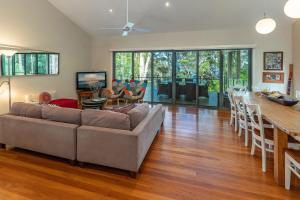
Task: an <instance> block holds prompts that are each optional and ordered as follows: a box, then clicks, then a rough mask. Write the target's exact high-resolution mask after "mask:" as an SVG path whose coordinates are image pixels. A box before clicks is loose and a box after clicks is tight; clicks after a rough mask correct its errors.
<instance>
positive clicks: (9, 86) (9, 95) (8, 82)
mask: <svg viewBox="0 0 300 200" xmlns="http://www.w3.org/2000/svg"><path fill="white" fill-rule="evenodd" d="M5 84H7V85H8V106H9V111H11V85H10V78H8V80H7V81H3V82H1V83H0V89H1V87H2V86H3V85H5ZM0 95H1V94H0Z"/></svg>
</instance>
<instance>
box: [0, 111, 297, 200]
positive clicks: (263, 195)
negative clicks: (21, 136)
mask: <svg viewBox="0 0 300 200" xmlns="http://www.w3.org/2000/svg"><path fill="white" fill-rule="evenodd" d="M166 109H167V113H166V120H165V123H164V125H163V127H162V129H161V131H160V133H159V135H158V137H157V138H156V139H155V141H154V143H153V145H152V147H151V149H150V151H149V153H148V155H147V157H146V159H145V161H144V163H143V165H142V168H141V171H140V174H139V175H138V177H137V179H133V178H131V177H130V176H129V175H128V173H127V172H124V171H121V170H117V169H111V168H106V167H101V166H95V165H88V166H85V167H84V168H80V167H78V166H71V165H69V164H68V163H67V161H65V160H62V159H58V158H53V157H50V156H45V155H41V154H38V153H33V152H29V151H25V150H20V149H12V150H3V149H2V150H0V200H23V199H24V200H48V199H49V200H50V199H51V200H56V199H58V200H60V199H62V200H65V199H66V200H68V199H71V200H77V199H78V200H93V199H95V200H98V199H100V200H102V199H104V200H106V199H107V200H117V199H120V200H131V199H132V200H172V199H178V200H200V199H204V200H206V199H221V200H222V199H224V200H225V199H226V200H228V199H245V200H257V199H262V200H263V199H268V200H269V199H278V200H280V199H281V200H288V199H295V200H299V199H300V188H292V190H291V191H286V190H285V189H284V188H283V187H279V186H277V185H276V184H275V182H274V180H273V169H272V165H273V158H272V155H268V163H267V167H268V169H267V172H266V173H263V172H262V171H261V159H260V155H259V153H257V155H256V156H254V157H252V156H250V149H249V147H245V146H244V142H243V141H244V138H243V137H238V136H237V134H236V133H234V131H233V127H231V126H229V113H228V112H227V111H225V110H209V109H198V108H193V107H172V106H169V107H166Z"/></svg>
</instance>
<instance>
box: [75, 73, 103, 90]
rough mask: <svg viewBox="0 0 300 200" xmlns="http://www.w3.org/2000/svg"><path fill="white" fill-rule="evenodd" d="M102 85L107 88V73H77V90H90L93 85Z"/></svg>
mask: <svg viewBox="0 0 300 200" xmlns="http://www.w3.org/2000/svg"><path fill="white" fill-rule="evenodd" d="M95 83H102V84H103V88H106V87H107V80H106V72H77V75H76V85H77V90H90V89H91V85H93V84H95Z"/></svg>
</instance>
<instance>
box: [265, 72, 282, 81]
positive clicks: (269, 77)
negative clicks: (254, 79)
mask: <svg viewBox="0 0 300 200" xmlns="http://www.w3.org/2000/svg"><path fill="white" fill-rule="evenodd" d="M263 82H264V83H284V73H283V72H263Z"/></svg>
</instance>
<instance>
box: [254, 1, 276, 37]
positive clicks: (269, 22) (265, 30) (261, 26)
mask: <svg viewBox="0 0 300 200" xmlns="http://www.w3.org/2000/svg"><path fill="white" fill-rule="evenodd" d="M266 7H267V6H266V0H264V1H263V8H264V10H265V11H266ZM275 28H276V22H275V20H274V19H272V18H270V17H267V15H266V12H265V13H264V17H263V18H262V19H261V20H259V21H258V22H257V23H256V26H255V29H256V31H257V32H258V33H260V34H263V35H266V34H269V33H272V32H273V31H274V30H275Z"/></svg>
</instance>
